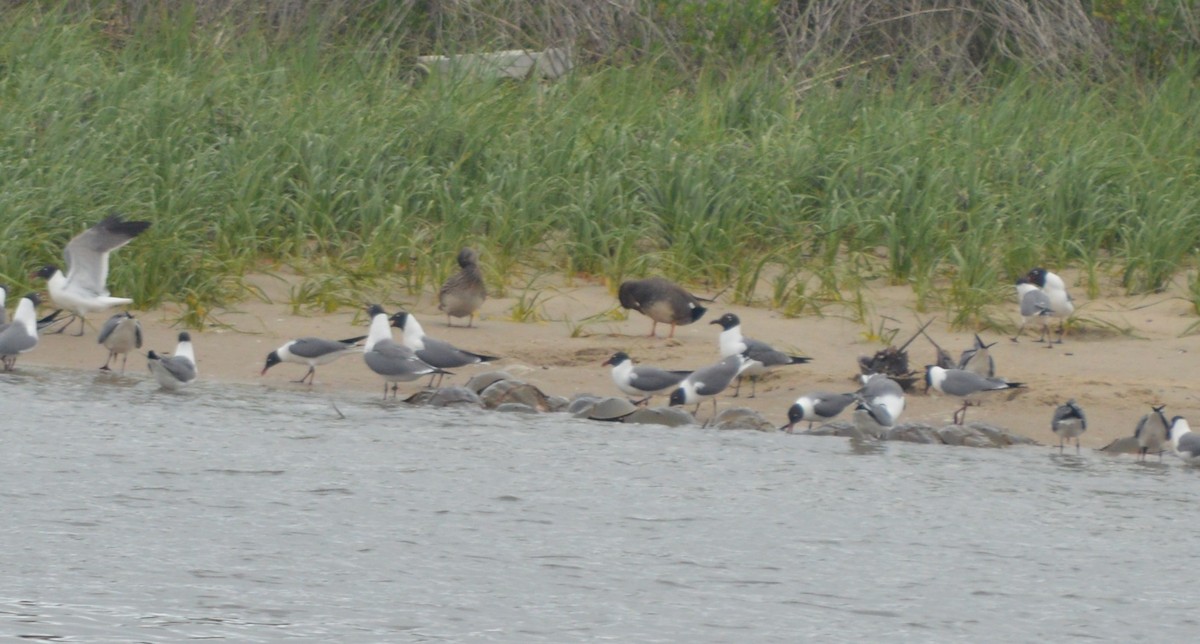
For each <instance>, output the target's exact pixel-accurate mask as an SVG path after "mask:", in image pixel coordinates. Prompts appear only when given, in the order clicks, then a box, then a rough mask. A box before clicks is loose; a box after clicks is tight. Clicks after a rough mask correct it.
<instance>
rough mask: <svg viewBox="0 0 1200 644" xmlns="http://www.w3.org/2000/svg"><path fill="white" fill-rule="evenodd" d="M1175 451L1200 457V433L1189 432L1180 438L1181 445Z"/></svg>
mask: <svg viewBox="0 0 1200 644" xmlns="http://www.w3.org/2000/svg"><path fill="white" fill-rule="evenodd" d="M1175 451H1177V452H1182V453H1184V454H1188V455H1190V457H1191V458H1197V457H1200V434H1195V433H1193V432H1188V433H1186V434H1184V435H1183V436H1182V437H1180V439H1179V445H1178V446H1176V448H1175Z"/></svg>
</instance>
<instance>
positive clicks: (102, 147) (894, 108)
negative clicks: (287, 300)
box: [0, 9, 1200, 326]
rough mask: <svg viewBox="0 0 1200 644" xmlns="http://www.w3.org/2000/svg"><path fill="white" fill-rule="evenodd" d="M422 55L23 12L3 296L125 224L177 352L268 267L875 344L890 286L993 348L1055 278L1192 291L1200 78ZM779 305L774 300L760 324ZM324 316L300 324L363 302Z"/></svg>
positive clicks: (15, 21) (179, 24)
mask: <svg viewBox="0 0 1200 644" xmlns="http://www.w3.org/2000/svg"><path fill="white" fill-rule="evenodd" d="M408 53H409V52H404V51H401V50H398V49H397V50H387V49H384V48H377V49H375V50H368V49H363V48H352V47H345V46H333V45H330V44H329V43H327V42H325V41H322V40H321V39H319V38H317V37H316V36H315V35H313V34H308V35H304V34H300V35H298V36H297V37H296V38H292V39H290V40H288V41H287V42H286V43H285V44H279V42H278V41H273V40H270V39H268V38H266V37H265V36H262V35H259V34H256V32H254V31H253V30H249V31H245V30H243V31H241V32H239V36H238V37H237V38H229V37H225V36H222V35H221V32H220V29H219V27H218V26H209V27H198V26H196V25H195V24H193V23H192V22H189V21H188V20H187V19H186V16H185V17H184V19H181V20H177V21H175V22H173V23H172V24H158V25H156V26H155V27H154V28H150V27H149V26H147V27H146V28H145V29H136V30H133V31H132V32H130V33H128V34H125V35H123V36H122V37H121V38H120V39H114V37H113V36H111V35H110V34H108V33H107V32H106V31H105V30H104V28H103V22H101V21H84V20H75V19H69V18H67V17H64V16H63V15H59V14H54V13H52V12H51V13H43V14H39V15H38V16H36V18H35V16H34V14H33V13H32V12H31V11H22V10H20V9H14V10H10V11H6V12H4V14H3V16H0V105H2V106H3V109H0V232H2V233H3V235H2V236H0V278H2V279H4V280H6V282H7V283H8V284H10V285H11V287H10V290H11V291H13V292H18V291H19V290H20V289H21V288H32V287H33V286H34V285H33V284H31V283H30V281H29V278H27V277H26V276H27V275H28V274H29V273H30V272H31V270H32V269H33V268H35V267H37V266H39V265H42V264H45V263H50V262H57V261H61V249H62V247H63V245H64V244H65V243H66V242H67V240H69V239H70V237H71V236H72V235H74V234H76V233H78V232H79V231H81V230H83V229H84V228H85V227H86V226H88V225H90V224H91V223H94V222H95V221H97V220H99V219H100V218H102V217H103V216H104V215H106V214H108V213H110V212H122V213H125V214H126V216H128V217H131V218H145V219H149V220H151V221H153V222H154V226H153V227H152V228H151V229H150V230H149V231H148V232H147V234H146V235H145V236H144V238H140V239H138V240H135V241H134V242H133V243H131V244H130V245H129V246H127V247H126V248H123V249H121V250H120V251H119V252H118V253H117V254H116V255H115V256H114V258H113V261H112V274H111V276H110V286H111V288H112V290H113V292H115V293H120V294H128V295H129V296H131V297H134V298H135V300H136V302H137V305H139V306H153V305H156V304H160V303H163V302H168V301H170V302H176V303H184V302H185V301H187V302H190V301H194V302H195V303H196V304H195V305H194V306H192V305H189V307H190V308H189V309H188V310H189V313H188V315H187V320H185V323H186V324H195V323H202V322H203V320H204V319H205V318H206V316H207V315H210V312H211V311H212V310H213V308H214V307H217V306H220V305H223V304H228V303H230V302H233V301H236V300H237V299H238V298H241V297H246V296H249V295H252V294H251V293H248V292H247V291H246V290H245V288H244V287H243V286H241V285H240V284H241V283H242V282H241V281H240V279H239V278H240V276H242V275H246V274H248V273H250V272H253V271H256V270H260V267H261V266H263V265H264V264H263V263H264V261H265V262H267V263H268V264H270V263H272V262H274V263H279V262H284V263H288V264H290V265H294V266H305V265H308V264H310V263H311V264H316V265H319V266H320V267H321V268H320V273H321V275H325V274H327V273H328V272H330V271H333V272H345V273H347V274H353V275H354V276H355V277H354V279H353V280H352V281H353V282H355V283H359V282H361V281H363V280H378V281H379V282H380V283H389V284H392V285H394V286H395V287H396V288H398V289H401V290H403V291H406V292H407V293H410V294H416V293H421V292H425V291H428V290H429V289H435V288H437V286H438V284H439V283H440V281H441V280H442V279H444V278H445V276H446V275H448V274H449V271H450V270H452V269H453V263H452V262H453V257H454V255H455V254H456V253H457V251H458V249H459V248H461V247H462V246H463V245H468V244H470V245H473V246H476V247H477V248H478V249H479V250H480V252H481V255H482V256H483V257H484V258H485V260H486V263H487V266H486V267H485V270H486V271H487V274H488V277H489V285H490V286H492V287H493V288H494V289H495V290H496V291H497V292H498V293H503V292H505V291H506V290H507V289H509V288H515V289H517V292H518V293H520V294H521V298H520V299H521V301H522V303H523V304H522V305H520V306H519V307H518V309H519V310H516V311H514V312H513V317H514V318H518V319H526V320H532V319H537V318H538V317H539V314H538V309H539V304H540V303H541V302H542V301H544V299H543V298H539V297H538V296H536V294H532V293H529V292H528V288H527V287H526V286H525V285H524V284H522V283H521V281H522V278H520V277H519V276H522V275H528V274H531V273H539V272H545V271H558V272H563V273H566V274H568V275H574V274H583V275H597V276H602V277H603V278H605V279H606V280H607V281H608V282H609V283H610V284H616V283H619V282H620V281H621V280H623V279H626V278H629V277H636V276H642V275H646V274H651V273H657V274H664V275H666V276H667V277H670V278H673V279H677V280H682V281H685V282H688V283H691V284H699V283H703V284H709V285H713V290H721V289H722V288H724V287H725V286H732V287H733V297H734V299H735V300H737V301H742V302H752V301H771V302H772V303H773V304H774V305H775V306H781V307H782V308H784V309H785V310H787V311H788V312H789V314H791V315H796V314H801V313H803V312H806V311H808V312H813V311H817V310H819V309H820V307H821V306H822V305H823V303H825V302H840V303H842V304H844V305H845V306H848V307H850V308H851V309H853V310H855V311H856V313H854V315H855V316H856V317H858V318H860V319H863V320H866V319H868V318H869V316H870V312H869V310H868V309H867V307H866V305H865V304H864V303H863V296H862V292H861V289H862V286H861V285H862V282H863V281H864V279H865V277H864V271H865V272H867V273H869V274H872V275H873V274H875V271H876V270H877V269H878V272H879V274H881V275H883V276H885V277H887V278H888V279H889V280H890V281H892V282H893V283H899V284H909V285H911V286H912V287H913V289H914V291H915V294H916V296H917V299H918V307H919V308H921V307H926V306H930V305H933V304H938V305H945V306H947V307H948V308H949V309H950V312H951V318H952V320H953V321H954V323H955V324H957V325H962V326H978V325H986V324H989V323H990V322H989V321H988V319H987V317H986V314H985V312H986V309H987V307H988V306H989V305H990V304H995V303H998V302H1002V301H1004V300H1005V298H1008V297H1011V284H1012V281H1013V279H1015V277H1016V276H1017V275H1020V274H1023V273H1024V272H1025V271H1027V270H1028V269H1029V268H1031V267H1032V266H1035V265H1045V266H1048V267H1050V268H1055V269H1061V268H1064V267H1070V266H1081V267H1083V268H1084V269H1085V271H1086V272H1088V273H1089V282H1090V283H1091V284H1094V283H1095V279H1096V275H1097V274H1098V273H1104V274H1107V273H1111V274H1114V275H1118V276H1119V279H1120V281H1121V283H1122V285H1123V286H1124V288H1125V289H1126V290H1127V291H1128V292H1130V293H1137V292H1146V291H1154V290H1157V289H1161V288H1162V287H1163V286H1165V285H1166V284H1167V283H1168V281H1169V280H1170V279H1171V277H1172V276H1173V275H1176V274H1179V273H1180V271H1182V270H1185V269H1194V268H1195V265H1196V257H1195V255H1196V249H1197V248H1198V247H1200V218H1198V213H1197V209H1198V208H1200V170H1198V167H1200V164H1198V157H1200V153H1198V152H1197V148H1196V146H1195V144H1194V139H1195V137H1194V133H1195V132H1196V131H1197V125H1198V123H1197V120H1198V119H1200V114H1198V113H1197V111H1196V110H1195V108H1194V106H1195V105H1196V104H1200V90H1198V88H1197V81H1196V80H1195V79H1196V69H1197V68H1196V65H1194V64H1193V65H1186V66H1182V67H1181V68H1179V69H1178V70H1177V71H1176V72H1174V73H1171V74H1168V75H1167V76H1166V77H1164V78H1163V79H1161V80H1160V81H1156V82H1154V83H1150V82H1147V81H1141V80H1136V79H1127V78H1121V79H1115V80H1113V81H1111V82H1095V81H1087V80H1076V79H1072V78H1070V77H1066V76H1060V77H1057V78H1046V77H1041V76H1038V75H1036V74H1033V73H1019V72H1017V73H1010V74H1008V75H1006V76H1000V75H997V76H996V77H994V78H986V79H983V81H981V82H978V83H976V84H973V85H969V86H968V85H961V86H958V85H953V84H945V83H937V82H934V81H932V80H923V79H921V78H916V77H911V76H904V75H894V74H874V73H873V72H872V70H871V69H869V68H868V67H860V68H855V69H854V70H852V71H851V72H849V73H848V74H842V75H841V78H840V82H839V83H837V84H833V83H820V84H805V83H804V80H805V79H803V78H794V77H791V76H789V75H788V74H787V73H785V72H784V71H781V70H778V69H773V68H772V67H771V66H770V65H766V64H763V65H747V66H746V67H745V68H735V69H731V68H716V67H704V66H702V67H701V68H700V69H699V71H698V72H696V74H695V76H694V77H687V78H684V77H682V76H681V74H682V73H683V72H681V71H680V70H678V69H674V68H665V67H664V66H662V65H657V64H655V63H654V62H653V61H650V62H646V63H639V64H631V65H629V66H626V67H616V66H608V67H587V66H583V67H580V68H579V69H578V70H577V71H576V72H575V73H574V74H573V75H572V76H570V77H568V78H566V79H563V80H562V81H559V82H557V83H554V84H547V83H541V82H536V81H528V82H492V81H485V80H479V79H471V78H465V77H447V76H438V75H433V76H431V77H430V78H428V79H427V80H426V81H425V82H423V83H421V84H420V85H418V86H414V85H411V84H409V83H408V82H407V81H406V78H407V77H408V72H409V71H410V67H409V66H408V65H407V63H406V62H405V58H404V56H406V55H407V54H408ZM797 87H804V88H805V89H804V90H803V91H798V90H797V89H796V88H797ZM880 249H882V251H883V252H882V255H881V257H880V259H879V260H878V261H875V260H872V261H869V262H865V261H864V258H868V257H875V256H876V255H877V254H878V253H879V251H880ZM1099 258H1103V263H1101V262H1100V259H1099ZM764 275H772V276H774V275H779V276H781V277H776V278H773V279H774V282H771V280H769V279H768V280H766V281H765V283H769V287H768V291H767V292H766V297H764V293H763V292H759V288H760V282H763V280H762V279H760V278H761V276H764ZM789 276H795V277H794V278H793V277H789ZM800 276H815V279H814V278H813V277H803V278H802V277H800ZM313 279H314V280H319V279H324V278H322V277H314V278H313ZM514 281H515V284H514V283H513V282H514ZM947 284H948V285H949V286H948V288H943V286H944V285H947ZM310 286H311V287H310V288H305V289H302V291H303V292H297V293H295V294H294V299H295V300H296V302H295V303H294V304H295V305H298V306H306V307H307V306H313V305H315V306H318V307H321V308H326V307H329V306H338V305H340V304H339V302H342V301H348V300H347V298H349V299H354V295H353V293H351V294H348V295H345V296H339V295H337V294H333V293H330V292H329V290H330V288H331V287H329V286H328V285H327V284H322V283H313V284H312V285H310ZM347 288H350V290H351V291H353V290H354V289H353V288H352V287H350V286H348V287H347ZM188 298H190V299H188Z"/></svg>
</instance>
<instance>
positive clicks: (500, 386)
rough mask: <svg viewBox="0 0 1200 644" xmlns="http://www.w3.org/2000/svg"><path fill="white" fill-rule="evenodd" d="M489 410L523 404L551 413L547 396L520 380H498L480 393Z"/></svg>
mask: <svg viewBox="0 0 1200 644" xmlns="http://www.w3.org/2000/svg"><path fill="white" fill-rule="evenodd" d="M479 397H480V398H482V399H483V404H484V406H486V407H487V408H488V409H496V408H497V407H499V406H500V405H503V404H504V403H510V402H511V403H521V404H523V405H528V406H530V407H532V408H534V409H536V410H538V411H549V409H550V405H549V404H548V402H547V400H546V394H544V393H542V391H541V390H540V389H538V388H537V387H534V386H533V385H531V384H528V383H524V382H521V381H520V380H497V381H496V382H494V383H492V384H490V385H488V387H487V388H486V389H484V390H483V391H481V392H480V393H479Z"/></svg>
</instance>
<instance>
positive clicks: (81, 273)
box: [35, 215, 150, 335]
mask: <svg viewBox="0 0 1200 644" xmlns="http://www.w3.org/2000/svg"><path fill="white" fill-rule="evenodd" d="M149 227H150V222H148V221H122V220H121V217H120V216H119V215H109V216H108V217H105V218H104V220H103V221H101V222H100V223H98V224H96V225H95V226H92V227H91V228H89V229H87V230H85V231H83V232H82V233H80V234H78V235H76V236H75V238H74V239H72V240H71V242H70V243H69V244H67V248H66V251H65V252H64V256H65V259H66V263H67V274H66V275H63V273H62V271H61V270H59V269H58V267H57V266H44V267H42V269H41V270H39V271H38V272H37V273H35V276H37V277H42V278H45V279H46V284H47V287H48V288H49V290H50V299H51V300H52V301H53V302H54V304H55V305H56V306H58V307H59V308H63V309H66V310H68V311H70V312H71V313H72V318H71V319H68V320H67V324H66V326H64V327H63V328H62V329H61V330H59V331H58V332H59V333H61V332H63V331H66V330H67V327H69V326H70V325H71V322H72V321H73V320H74V318H79V333H77V334H76V335H83V327H84V325H85V324H86V323H87V320H86V319H85V318H86V316H87V314H88V313H95V312H98V311H104V310H106V309H110V308H112V307H114V306H121V305H124V304H132V303H133V300H131V299H129V298H127V297H110V296H109V292H108V287H107V286H106V285H105V282H107V281H108V255H109V253H111V252H113V251H114V250H116V249H118V248H120V247H122V246H124V245H125V244H128V243H129V241H130V240H132V239H133V238H134V237H137V236H138V235H140V234H141V233H142V232H143V231H145V230H146V229H147V228H149Z"/></svg>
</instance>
